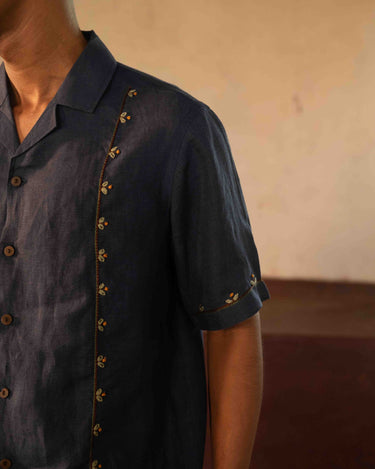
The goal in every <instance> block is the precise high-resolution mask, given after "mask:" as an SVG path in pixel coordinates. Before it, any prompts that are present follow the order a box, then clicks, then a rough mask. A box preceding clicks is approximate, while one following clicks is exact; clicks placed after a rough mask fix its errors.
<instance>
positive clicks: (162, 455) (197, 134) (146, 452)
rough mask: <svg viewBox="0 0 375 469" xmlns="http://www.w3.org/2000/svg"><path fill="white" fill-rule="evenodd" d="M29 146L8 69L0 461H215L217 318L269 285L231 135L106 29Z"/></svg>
mask: <svg viewBox="0 0 375 469" xmlns="http://www.w3.org/2000/svg"><path fill="white" fill-rule="evenodd" d="M82 34H84V36H85V37H86V39H87V40H88V43H87V45H86V47H85V49H84V50H83V51H82V53H81V55H80V56H79V57H78V59H77V60H76V62H75V63H74V65H73V67H72V68H71V70H70V71H69V73H68V74H67V76H66V77H65V79H64V81H63V83H62V85H61V86H60V88H59V89H58V91H57V93H56V94H55V96H54V98H53V99H52V100H51V101H50V102H49V104H48V106H47V108H46V109H45V110H44V112H43V114H42V115H41V116H40V118H39V120H38V121H37V122H36V124H35V125H34V127H33V128H32V129H31V131H30V132H29V134H28V135H27V136H26V138H25V139H24V140H23V141H22V143H21V144H20V141H19V137H18V134H17V129H16V126H15V122H14V118H13V112H12V107H11V104H10V95H9V90H10V83H9V78H8V76H7V74H6V70H5V67H4V63H2V65H1V68H0V111H1V112H0V189H1V190H0V220H1V254H0V263H1V265H0V284H1V289H0V318H1V322H0V358H1V359H0V396H1V398H0V468H9V467H12V468H15V469H94V468H102V469H119V468H129V469H201V467H202V463H203V454H204V443H205V431H206V409H207V407H206V376H205V368H204V353H203V352H204V349H203V343H202V334H203V333H202V330H204V329H206V330H217V329H223V328H228V327H231V326H233V325H235V324H237V323H239V322H240V321H243V320H245V319H246V318H248V317H250V316H252V315H254V314H255V313H256V312H257V311H258V310H259V309H260V308H261V306H262V301H264V300H266V299H268V298H270V295H269V291H268V289H267V287H266V285H265V283H264V282H263V281H262V280H261V272H260V267H259V259H258V254H257V249H256V247H255V244H254V240H253V236H252V230H251V226H250V221H249V217H248V214H247V210H246V205H245V201H244V198H243V194H242V191H241V186H240V181H239V178H238V175H237V172H236V168H235V164H234V161H233V158H232V155H231V150H230V147H229V143H228V139H227V135H226V133H225V130H224V128H223V125H222V123H221V121H220V120H219V118H218V117H217V115H216V114H215V113H214V112H213V111H212V110H211V109H210V108H209V107H208V106H207V105H206V104H204V103H203V102H201V101H199V100H198V99H196V98H194V97H193V96H191V95H190V94H188V93H187V92H185V91H183V90H182V89H180V88H179V87H177V86H175V85H173V84H170V83H167V82H165V81H162V80H160V79H158V78H156V77H154V76H152V75H149V74H146V73H145V72H142V71H139V70H136V69H134V68H131V67H129V66H127V65H124V64H122V63H119V62H117V61H116V60H115V59H114V57H113V55H112V54H111V52H110V51H109V50H108V48H107V47H106V46H105V45H104V43H103V42H102V41H101V40H100V38H99V37H98V36H97V35H96V34H95V32H94V31H93V30H90V31H82Z"/></svg>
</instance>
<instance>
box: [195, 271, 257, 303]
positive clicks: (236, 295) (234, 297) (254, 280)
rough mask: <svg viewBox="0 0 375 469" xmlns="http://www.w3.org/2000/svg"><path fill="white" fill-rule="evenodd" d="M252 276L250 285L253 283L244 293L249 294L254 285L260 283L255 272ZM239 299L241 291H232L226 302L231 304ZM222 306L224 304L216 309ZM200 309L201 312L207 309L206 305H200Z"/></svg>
mask: <svg viewBox="0 0 375 469" xmlns="http://www.w3.org/2000/svg"><path fill="white" fill-rule="evenodd" d="M251 277H252V279H251V280H250V285H251V287H250V288H249V289H248V290H247V291H246V292H245V293H244V294H247V293H248V292H249V291H250V290H251V289H252V288H253V287H254V285H256V284H257V283H258V280H257V278H256V277H255V275H254V274H251ZM238 299H239V293H238V292H237V293H234V292H231V293H230V294H229V298H227V299H226V300H225V303H227V304H231V303H234V302H235V301H237V300H238ZM224 306H225V305H224ZM222 307H223V306H221V307H220V308H215V310H216V309H221V308H222ZM215 310H213V311H215ZM199 311H200V312H203V311H205V308H204V306H203V305H201V304H200V305H199Z"/></svg>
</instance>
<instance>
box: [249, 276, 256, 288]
mask: <svg viewBox="0 0 375 469" xmlns="http://www.w3.org/2000/svg"><path fill="white" fill-rule="evenodd" d="M251 276H252V277H253V279H254V280H250V284H251V285H252V286H254V285H256V284H257V283H258V280H257V278H256V277H255V275H254V274H251Z"/></svg>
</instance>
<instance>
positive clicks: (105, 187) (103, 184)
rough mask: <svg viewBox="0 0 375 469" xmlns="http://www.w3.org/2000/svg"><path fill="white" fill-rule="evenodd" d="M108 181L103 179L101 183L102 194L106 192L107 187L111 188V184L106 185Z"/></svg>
mask: <svg viewBox="0 0 375 469" xmlns="http://www.w3.org/2000/svg"><path fill="white" fill-rule="evenodd" d="M108 184H109V183H108V181H104V182H103V183H102V187H101V189H100V190H101V191H102V192H103V194H108V189H112V184H110V185H108Z"/></svg>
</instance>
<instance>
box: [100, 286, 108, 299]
mask: <svg viewBox="0 0 375 469" xmlns="http://www.w3.org/2000/svg"><path fill="white" fill-rule="evenodd" d="M107 291H108V287H106V286H105V285H104V283H101V284H100V285H99V295H103V296H104V295H105V294H106V292H107Z"/></svg>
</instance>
